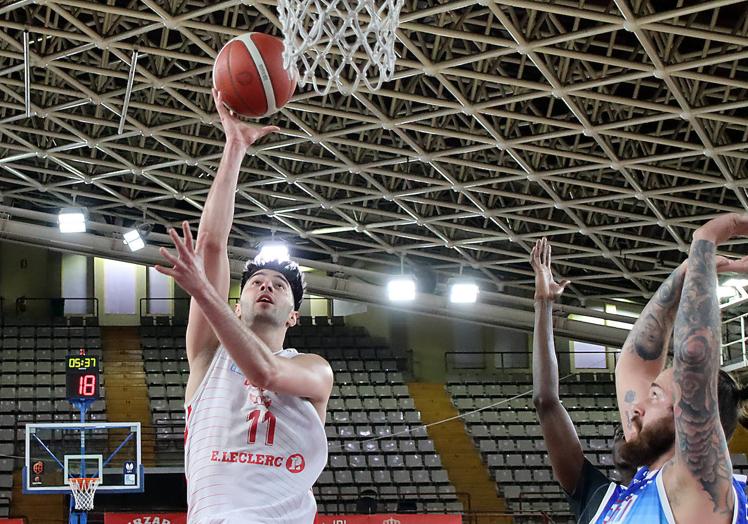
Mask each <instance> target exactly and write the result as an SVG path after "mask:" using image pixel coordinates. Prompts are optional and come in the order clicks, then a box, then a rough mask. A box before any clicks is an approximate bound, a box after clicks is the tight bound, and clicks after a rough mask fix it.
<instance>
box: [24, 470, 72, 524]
mask: <svg viewBox="0 0 748 524" xmlns="http://www.w3.org/2000/svg"><path fill="white" fill-rule="evenodd" d="M21 486H23V481H22V480H21V471H20V470H19V471H16V472H15V473H14V474H13V501H12V503H11V506H10V517H11V518H14V517H15V518H22V517H23V518H25V519H26V522H27V523H28V524H66V523H67V522H68V518H67V515H68V512H67V507H66V506H65V499H64V496H63V495H24V494H23V493H22V492H21Z"/></svg>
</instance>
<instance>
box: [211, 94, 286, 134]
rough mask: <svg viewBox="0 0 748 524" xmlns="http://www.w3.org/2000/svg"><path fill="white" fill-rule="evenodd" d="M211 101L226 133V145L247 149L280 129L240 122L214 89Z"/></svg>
mask: <svg viewBox="0 0 748 524" xmlns="http://www.w3.org/2000/svg"><path fill="white" fill-rule="evenodd" d="M213 100H214V101H215V103H216V109H217V110H218V116H219V117H220V118H221V124H223V131H224V132H225V133H226V142H227V143H228V142H235V143H237V144H239V145H240V146H242V147H243V148H244V149H247V148H249V146H251V145H252V144H254V143H255V142H256V141H257V140H259V139H260V138H262V137H264V136H265V135H268V134H270V133H275V132H278V131H280V128H279V127H276V126H264V127H259V126H251V125H249V124H247V123H246V122H242V121H241V120H240V119H239V118H238V117H237V116H235V115H234V114H233V113H232V112H231V110H230V109H229V108H228V107H227V106H226V103H225V101H224V99H223V94H222V93H221V92H220V91H219V90H218V89H216V88H213Z"/></svg>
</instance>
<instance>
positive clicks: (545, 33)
mask: <svg viewBox="0 0 748 524" xmlns="http://www.w3.org/2000/svg"><path fill="white" fill-rule="evenodd" d="M746 13H748V2H746V1H736V0H714V1H708V2H702V1H695V0H689V1H684V0H678V1H657V2H654V1H632V0H616V1H610V2H608V1H604V0H594V1H584V0H579V1H575V2H572V1H554V2H544V1H536V0H457V1H426V0H406V6H405V8H404V10H403V14H402V16H401V24H400V29H399V31H398V35H397V36H398V41H397V45H396V47H397V53H398V56H399V60H398V64H397V71H396V73H395V78H394V79H393V81H392V82H389V83H387V84H385V87H384V88H383V89H382V90H380V91H378V92H375V93H372V92H368V91H366V90H358V91H356V92H354V93H353V94H351V95H347V96H346V95H342V94H340V93H335V92H333V93H331V94H329V95H327V96H318V95H316V94H314V93H313V92H312V91H310V90H309V89H300V90H299V92H298V94H297V96H296V97H295V98H294V99H293V100H292V102H291V103H289V104H288V105H287V106H286V107H285V108H284V109H283V110H282V111H281V112H280V113H278V114H277V115H276V116H274V117H272V118H271V119H269V120H268V122H269V123H272V124H275V125H278V126H280V128H281V132H280V133H278V134H276V135H273V136H271V137H268V138H266V139H265V140H263V141H262V142H261V143H259V144H257V145H256V147H255V148H253V149H252V150H251V151H250V158H248V159H247V160H246V161H245V163H244V166H243V168H242V172H241V175H240V184H239V190H238V195H237V206H236V220H235V225H234V229H233V234H232V236H233V241H234V242H235V245H236V246H238V247H246V246H247V245H250V244H253V243H255V242H256V241H257V240H258V239H261V238H264V237H268V236H270V235H275V236H277V237H281V238H285V239H287V240H289V241H290V242H292V243H293V244H294V246H295V252H296V253H298V254H299V255H300V256H303V257H304V258H306V259H312V260H319V261H321V262H330V261H332V262H334V263H339V264H341V265H343V266H345V265H346V264H348V265H354V266H356V267H367V268H369V269H376V270H379V271H382V272H397V271H398V269H399V267H400V264H401V260H403V259H404V260H405V262H406V264H408V265H411V266H419V267H420V266H426V267H428V268H430V269H431V270H433V271H435V272H436V274H437V275H438V277H439V279H440V280H441V281H442V282H444V281H446V279H447V278H448V277H449V276H453V275H456V274H457V273H459V272H462V271H463V270H464V272H465V273H470V274H472V275H474V276H476V277H477V278H479V279H481V280H482V281H483V285H484V286H485V287H487V288H494V289H495V288H496V287H499V288H500V289H503V288H505V287H507V286H508V287H510V288H519V289H530V288H531V287H532V274H531V271H530V268H529V265H528V263H527V260H528V254H529V251H530V249H531V247H532V245H533V243H534V241H535V240H536V239H537V238H540V237H541V236H548V237H549V240H550V242H551V245H552V246H553V249H554V263H555V267H556V269H557V270H558V272H559V273H560V274H561V275H563V276H564V277H565V278H569V279H571V280H572V281H573V288H572V295H574V296H576V297H577V298H578V299H580V300H586V299H599V298H610V297H622V298H630V299H633V300H640V299H642V298H646V297H648V296H649V295H650V294H651V292H652V291H653V289H654V288H656V286H657V285H658V283H659V282H660V281H661V280H662V278H663V276H664V275H665V274H667V273H668V272H669V271H670V269H671V268H672V267H673V266H674V264H675V263H676V262H678V261H680V260H681V259H682V258H683V256H684V253H685V252H686V251H687V248H688V242H689V239H690V234H691V232H692V231H693V230H694V229H695V228H696V227H698V226H699V225H700V224H701V223H703V221H704V220H706V219H708V218H710V217H712V216H714V215H715V214H716V213H718V212H723V211H748V196H747V195H746V186H747V185H748V176H747V175H748V168H746V160H747V159H748V16H747V14H746ZM0 20H2V25H3V30H2V32H0V137H1V138H0V200H2V204H3V205H4V206H14V207H21V208H29V209H42V210H45V211H47V212H49V210H53V209H56V208H59V207H66V206H70V205H80V206H85V207H87V208H88V210H89V215H90V219H91V220H94V221H99V222H102V223H108V224H113V225H119V226H122V228H123V231H124V229H125V228H126V227H132V226H133V225H135V224H138V223H142V222H144V221H145V222H150V223H154V224H156V227H160V226H166V225H175V224H177V223H178V222H179V221H180V220H183V219H188V220H190V221H191V222H192V223H193V224H196V222H197V219H198V217H199V215H200V212H201V209H202V205H203V203H204V201H205V198H206V196H207V193H208V190H209V188H210V183H211V180H212V177H213V175H214V173H215V170H216V168H217V165H218V162H219V160H220V156H221V147H222V139H223V137H222V131H221V129H220V123H219V122H218V118H217V114H216V113H215V109H214V107H213V103H212V99H211V96H210V87H211V70H212V63H213V59H214V57H215V56H216V54H217V51H218V50H219V49H220V48H221V46H222V45H223V44H224V43H225V42H226V41H228V39H230V38H232V37H233V36H235V35H238V34H241V33H245V32H247V31H261V32H267V33H273V34H276V35H279V30H278V26H279V23H278V20H277V18H276V12H275V2H274V1H256V0H227V1H223V2H214V1H212V0H139V1H136V0H108V1H107V2H99V1H93V0H37V1H18V2H15V3H12V4H9V5H6V6H5V7H0ZM25 34H27V35H28V38H27V42H28V44H27V46H25V45H24V35H25ZM279 36H280V35H279ZM25 57H26V59H25ZM25 67H28V71H26V69H25ZM26 82H28V86H29V89H28V90H27V89H25V83H26ZM27 93H28V95H29V97H28V99H27V98H26V94H27ZM123 108H124V109H123ZM27 110H28V114H27ZM741 243H742V242H740V241H738V242H735V243H733V244H731V245H729V246H727V247H726V248H725V251H726V252H730V251H732V250H733V248H735V247H736V246H737V249H736V251H737V252H739V251H740V244H741Z"/></svg>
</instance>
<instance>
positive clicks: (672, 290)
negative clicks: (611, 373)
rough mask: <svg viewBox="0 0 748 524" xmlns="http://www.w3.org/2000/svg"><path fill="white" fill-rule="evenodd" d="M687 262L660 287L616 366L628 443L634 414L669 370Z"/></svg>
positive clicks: (636, 323)
mask: <svg viewBox="0 0 748 524" xmlns="http://www.w3.org/2000/svg"><path fill="white" fill-rule="evenodd" d="M685 276H686V265H685V262H684V263H683V264H681V265H680V266H678V267H677V268H676V269H675V271H673V272H672V273H671V274H670V276H669V277H668V278H667V279H666V280H665V281H664V282H663V283H662V285H660V287H659V289H658V290H657V292H656V293H655V294H654V296H653V297H652V298H651V300H650V301H649V303H648V304H647V306H646V307H645V308H644V310H643V311H642V312H641V314H640V315H639V318H638V319H637V320H636V322H635V323H634V326H633V327H632V328H631V332H630V333H629V335H628V337H626V341H625V342H624V343H623V348H622V349H621V354H620V356H619V357H618V363H617V364H616V397H617V399H618V411H619V413H620V416H621V424H623V433H624V436H625V437H626V440H629V439H630V438H631V437H632V436H634V434H635V431H636V428H635V427H634V426H632V424H631V410H632V408H633V406H634V404H636V403H637V402H638V401H640V400H641V399H642V398H644V396H645V395H647V392H648V391H649V387H650V385H651V384H652V381H653V380H654V379H655V377H657V375H659V374H660V372H661V371H662V370H663V368H664V367H665V359H666V358H667V346H668V342H669V339H670V333H671V330H672V328H673V321H674V319H675V312H676V309H677V307H678V301H679V300H680V296H681V288H682V287H683V279H684V277H685Z"/></svg>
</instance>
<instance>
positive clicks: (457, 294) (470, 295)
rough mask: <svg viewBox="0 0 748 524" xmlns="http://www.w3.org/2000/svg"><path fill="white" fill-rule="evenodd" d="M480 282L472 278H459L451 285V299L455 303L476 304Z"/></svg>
mask: <svg viewBox="0 0 748 524" xmlns="http://www.w3.org/2000/svg"><path fill="white" fill-rule="evenodd" d="M478 292H479V289H478V284H476V283H475V281H473V280H471V279H459V280H455V281H454V282H452V285H451V286H450V287H449V301H450V302H452V303H453V304H474V303H475V301H476V300H478Z"/></svg>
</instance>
